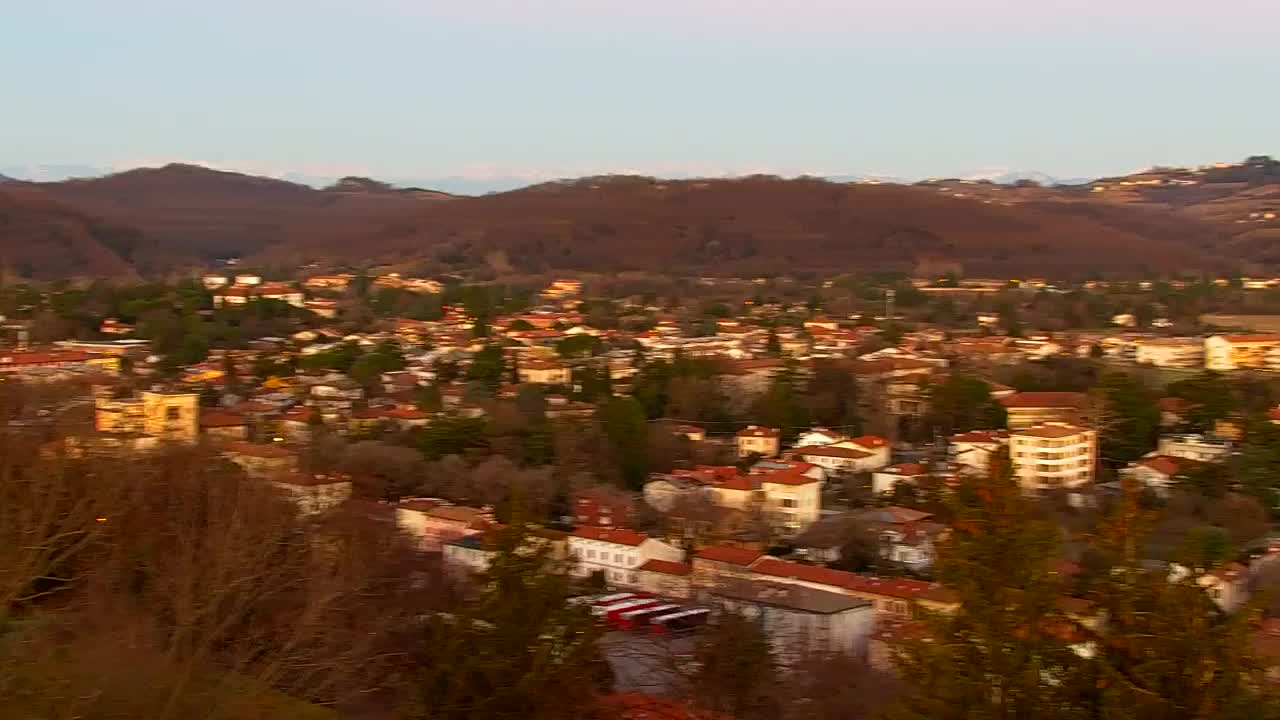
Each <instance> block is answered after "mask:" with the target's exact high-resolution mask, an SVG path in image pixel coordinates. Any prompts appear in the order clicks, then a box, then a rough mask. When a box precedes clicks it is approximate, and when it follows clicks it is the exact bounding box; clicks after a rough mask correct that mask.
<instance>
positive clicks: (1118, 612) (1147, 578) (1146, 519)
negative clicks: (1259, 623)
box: [1068, 487, 1276, 720]
mask: <svg viewBox="0 0 1280 720" xmlns="http://www.w3.org/2000/svg"><path fill="white" fill-rule="evenodd" d="M1152 520H1153V518H1152V517H1151V514H1150V513H1148V512H1145V511H1143V510H1142V509H1141V507H1140V505H1139V501H1138V494H1137V490H1136V488H1132V487H1130V488H1127V490H1126V493H1125V496H1124V498H1123V499H1122V500H1121V501H1120V503H1119V504H1118V506H1117V508H1116V509H1115V510H1114V511H1113V512H1112V513H1110V514H1109V516H1108V518H1107V519H1106V521H1105V522H1104V524H1103V527H1102V530H1101V532H1100V533H1099V542H1098V547H1097V548H1096V550H1097V551H1098V553H1099V556H1100V558H1101V560H1102V563H1103V567H1104V568H1105V572H1102V573H1099V576H1098V579H1097V581H1096V582H1095V583H1094V584H1093V589H1092V592H1091V594H1090V596H1089V599H1090V600H1092V601H1093V603H1094V605H1095V607H1096V611H1097V617H1098V618H1099V624H1098V625H1097V626H1096V628H1094V629H1090V628H1088V627H1082V628H1081V630H1082V632H1084V633H1085V634H1086V635H1087V636H1088V638H1089V643H1088V644H1089V647H1090V649H1091V650H1092V652H1091V653H1090V654H1089V655H1088V656H1087V657H1085V658H1082V660H1081V663H1080V669H1079V672H1078V673H1077V674H1076V675H1075V677H1074V678H1073V679H1072V682H1070V683H1069V684H1068V685H1069V686H1070V687H1072V688H1074V689H1075V690H1076V691H1077V692H1078V693H1079V697H1078V698H1077V701H1078V702H1080V703H1081V704H1082V705H1084V706H1085V707H1088V708H1089V709H1090V712H1089V716H1090V717H1096V718H1125V719H1126V720H1128V719H1133V720H1157V719H1160V720H1164V719H1166V718H1167V719H1169V720H1180V719H1185V720H1193V719H1195V720H1200V719H1204V720H1210V719H1212V720H1234V719H1236V718H1239V719H1241V720H1243V719H1244V718H1267V717H1276V714H1275V706H1274V702H1273V699H1272V698H1269V697H1266V696H1264V695H1262V694H1260V693H1259V692H1258V690H1257V688H1258V687H1259V685H1258V683H1257V681H1258V680H1259V677H1258V674H1257V673H1258V668H1257V666H1256V665H1255V663H1254V661H1253V660H1252V659H1251V658H1250V656H1249V646H1250V633H1251V631H1252V629H1253V627H1252V626H1253V619H1254V618H1255V617H1256V614H1255V613H1254V612H1252V611H1251V610H1250V609H1249V608H1244V609H1242V610H1237V611H1235V612H1231V613H1224V612H1222V611H1221V610H1219V609H1218V607H1217V606H1216V605H1215V604H1214V601H1213V599H1212V598H1211V597H1210V596H1209V594H1208V593H1207V592H1206V591H1205V589H1204V588H1203V587H1201V586H1200V585H1199V584H1198V583H1197V579H1198V577H1199V576H1200V574H1201V573H1202V572H1203V569H1202V568H1203V567H1204V566H1203V565H1200V564H1199V562H1198V561H1199V560H1201V559H1204V558H1203V557H1196V555H1199V554H1200V553H1199V552H1197V550H1196V549H1195V548H1190V547H1189V548H1188V551H1189V552H1188V554H1187V557H1186V558H1184V560H1183V562H1184V563H1185V565H1181V566H1175V573H1174V574H1173V575H1171V574H1170V572H1169V571H1168V570H1166V569H1159V570H1150V569H1148V568H1146V567H1144V566H1143V565H1142V559H1143V558H1142V553H1141V548H1142V541H1143V539H1144V538H1145V535H1146V534H1147V532H1148V531H1149V529H1150V528H1151V526H1152ZM1179 567H1181V568H1184V569H1185V568H1190V570H1187V571H1184V572H1178V571H1177V568H1179Z"/></svg>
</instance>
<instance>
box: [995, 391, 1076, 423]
mask: <svg viewBox="0 0 1280 720" xmlns="http://www.w3.org/2000/svg"><path fill="white" fill-rule="evenodd" d="M1000 404H1001V405H1004V408H1005V412H1006V413H1007V414H1008V417H1009V419H1008V426H1009V429H1010V430H1023V429H1026V428H1029V427H1032V426H1034V425H1041V424H1043V423H1068V424H1073V425H1081V424H1087V423H1086V421H1087V419H1088V415H1089V413H1088V410H1089V397H1088V396H1087V395H1085V394H1084V393H1075V392H1020V393H1014V394H1013V395H1010V396H1009V397H1007V398H1004V399H1002V400H1000Z"/></svg>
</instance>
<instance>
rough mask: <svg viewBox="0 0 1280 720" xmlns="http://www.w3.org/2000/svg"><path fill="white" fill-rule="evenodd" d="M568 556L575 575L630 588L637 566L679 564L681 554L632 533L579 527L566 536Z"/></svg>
mask: <svg viewBox="0 0 1280 720" xmlns="http://www.w3.org/2000/svg"><path fill="white" fill-rule="evenodd" d="M569 557H570V558H572V559H573V561H574V563H575V564H574V573H575V574H577V575H579V576H588V575H593V574H595V573H600V575H601V577H603V578H604V580H605V582H607V583H609V584H610V585H626V586H631V587H634V586H635V585H636V584H637V583H638V582H639V581H640V576H639V574H638V570H639V568H640V566H641V565H644V564H645V563H647V562H649V561H650V560H666V561H668V562H680V561H681V560H683V559H684V551H682V550H680V549H679V548H676V547H673V546H671V545H668V544H667V543H665V542H663V541H661V540H655V539H654V538H651V537H649V536H648V535H645V534H644V533H640V532H636V531H635V530H628V529H626V528H592V527H580V528H577V529H576V530H574V531H573V533H572V534H570V535H569Z"/></svg>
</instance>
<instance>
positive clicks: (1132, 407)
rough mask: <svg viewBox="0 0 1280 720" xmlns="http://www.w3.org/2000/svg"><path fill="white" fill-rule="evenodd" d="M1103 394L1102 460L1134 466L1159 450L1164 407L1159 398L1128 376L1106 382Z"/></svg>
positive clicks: (1117, 376) (1101, 424) (1113, 376)
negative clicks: (1150, 453)
mask: <svg viewBox="0 0 1280 720" xmlns="http://www.w3.org/2000/svg"><path fill="white" fill-rule="evenodd" d="M1099 394H1100V395H1101V401H1102V422H1101V423H1100V427H1099V433H1098V435H1099V437H1100V438H1101V440H1102V456H1103V457H1104V458H1105V459H1107V460H1110V461H1112V462H1131V461H1133V460H1137V459H1138V458H1140V457H1142V456H1143V455H1145V454H1147V453H1148V452H1150V451H1151V450H1153V449H1155V446H1156V439H1157V438H1158V437H1159V435H1160V407H1159V406H1158V405H1157V404H1156V396H1155V394H1154V393H1152V392H1151V390H1149V389H1148V388H1147V386H1146V385H1143V384H1142V382H1141V381H1139V380H1138V379H1137V378H1135V377H1133V376H1132V375H1129V374H1128V373H1113V374H1110V375H1107V376H1106V377H1105V378H1103V381H1102V387H1101V388H1100V392H1099Z"/></svg>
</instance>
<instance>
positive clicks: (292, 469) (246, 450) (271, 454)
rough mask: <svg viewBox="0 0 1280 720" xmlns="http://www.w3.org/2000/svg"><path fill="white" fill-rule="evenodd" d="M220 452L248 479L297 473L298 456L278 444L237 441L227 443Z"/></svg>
mask: <svg viewBox="0 0 1280 720" xmlns="http://www.w3.org/2000/svg"><path fill="white" fill-rule="evenodd" d="M222 452H223V454H224V455H226V456H227V459H228V460H230V461H231V462H233V463H235V464H237V465H239V466H240V467H242V468H244V471H245V473H247V474H248V475H249V476H250V477H267V478H276V477H284V476H289V475H293V474H295V473H297V472H298V454H297V453H295V452H294V451H292V450H290V449H289V448H286V447H281V446H280V445H278V444H273V443H251V442H246V441H243V440H237V441H233V442H229V443H227V444H226V445H225V446H224V447H223V449H222Z"/></svg>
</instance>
